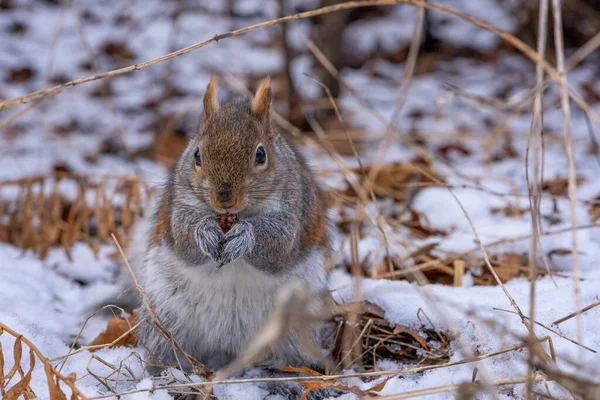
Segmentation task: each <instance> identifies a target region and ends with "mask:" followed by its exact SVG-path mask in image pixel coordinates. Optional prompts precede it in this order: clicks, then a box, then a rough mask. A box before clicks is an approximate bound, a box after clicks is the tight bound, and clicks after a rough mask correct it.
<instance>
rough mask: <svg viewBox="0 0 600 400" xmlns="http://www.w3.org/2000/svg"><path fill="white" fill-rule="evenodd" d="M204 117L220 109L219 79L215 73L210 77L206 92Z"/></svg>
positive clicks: (206, 117)
mask: <svg viewBox="0 0 600 400" xmlns="http://www.w3.org/2000/svg"><path fill="white" fill-rule="evenodd" d="M203 103H204V119H208V118H209V117H210V116H211V115H213V114H214V113H216V112H217V111H219V99H218V97H217V80H216V78H215V74H213V76H212V77H211V78H210V82H208V85H207V86H206V93H205V94H204V102H203Z"/></svg>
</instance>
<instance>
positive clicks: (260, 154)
mask: <svg viewBox="0 0 600 400" xmlns="http://www.w3.org/2000/svg"><path fill="white" fill-rule="evenodd" d="M265 162H267V153H266V152H265V148H264V147H262V146H258V147H257V148H256V156H255V158H254V163H255V164H256V165H263V164H264V163H265Z"/></svg>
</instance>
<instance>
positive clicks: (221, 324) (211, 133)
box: [130, 75, 331, 369]
mask: <svg viewBox="0 0 600 400" xmlns="http://www.w3.org/2000/svg"><path fill="white" fill-rule="evenodd" d="M271 96H272V95H271V87H270V79H269V77H267V78H265V79H264V80H263V81H262V82H261V83H260V86H259V87H258V89H257V91H256V93H255V95H254V97H253V99H244V100H237V101H234V102H229V103H223V104H220V103H219V101H218V99H217V86H216V81H215V77H214V75H213V77H212V78H211V80H210V82H209V84H208V86H207V88H206V93H205V95H204V100H203V105H204V111H203V116H202V121H201V123H200V128H199V132H198V133H197V135H195V137H194V138H192V139H191V140H190V142H189V144H188V145H187V147H186V148H185V150H184V151H183V152H182V153H181V155H180V157H179V159H178V161H177V162H176V164H175V166H174V168H173V170H172V172H171V174H170V176H169V178H168V181H167V183H166V185H165V186H164V188H163V190H162V193H161V195H160V197H159V198H158V202H157V205H156V209H155V210H154V213H153V215H152V216H151V218H150V219H149V220H148V224H149V225H148V226H146V227H144V228H139V229H137V231H138V232H139V234H138V235H137V236H138V238H137V239H136V238H135V237H134V238H133V240H134V243H133V249H134V250H132V251H131V252H132V253H135V254H133V255H131V259H132V264H139V265H138V266H135V265H134V267H133V269H134V271H135V274H136V276H137V279H138V280H139V283H140V285H141V286H142V287H143V289H144V291H145V293H146V294H147V296H148V299H149V300H150V302H151V304H152V307H153V309H154V311H155V312H156V314H157V315H158V317H159V318H160V320H161V321H162V323H163V324H164V326H165V327H166V328H167V330H168V331H169V332H170V334H171V335H172V339H174V341H175V343H177V345H178V346H179V351H182V352H184V353H185V354H187V355H189V356H192V357H193V358H194V359H196V360H198V361H200V362H201V363H202V364H204V365H205V366H208V367H209V368H212V369H217V368H222V367H223V366H225V365H227V364H228V363H230V362H231V361H232V360H234V359H235V358H236V357H237V356H239V355H240V353H241V352H242V351H243V350H244V347H245V345H247V343H248V342H249V340H250V339H251V338H252V336H253V334H254V333H255V332H256V331H257V330H258V329H259V328H260V327H261V324H262V323H263V321H264V320H265V318H266V317H267V316H268V314H269V312H270V311H271V310H272V308H273V301H274V300H275V298H276V296H277V293H278V289H279V288H280V287H281V286H282V285H284V284H286V283H287V282H289V281H290V280H293V279H296V280H300V281H302V282H303V283H304V284H305V285H306V287H307V288H308V290H309V293H311V294H314V295H315V296H317V295H319V294H322V293H326V292H327V288H328V271H327V268H326V263H327V260H328V259H329V257H330V255H331V247H330V239H329V235H328V224H327V219H326V209H325V203H324V197H323V194H322V192H321V190H320V188H319V186H318V184H317V182H316V180H315V177H314V176H313V174H312V173H311V172H310V170H309V168H308V166H307V163H306V161H305V160H304V158H303V157H302V155H301V154H300V153H299V151H298V150H297V149H296V148H295V147H294V146H293V145H292V143H290V142H289V141H288V140H287V139H286V138H285V137H284V136H282V135H281V134H280V133H279V132H278V131H277V129H276V128H275V126H274V123H273V119H272V115H271ZM223 215H227V216H231V215H234V216H235V217H236V218H234V219H233V223H232V224H231V226H230V228H229V230H227V231H226V232H224V230H226V229H223V227H222V224H220V218H221V219H222V216H223ZM230 222H231V221H230ZM221 223H222V221H221ZM136 241H137V242H136ZM130 254H131V253H130ZM136 315H137V317H138V319H139V320H142V319H148V320H151V319H152V315H151V314H150V311H149V310H148V309H147V307H143V306H139V307H138V309H137V311H136ZM311 329H312V328H311ZM318 337H319V328H318V326H316V327H314V329H313V332H312V334H311V338H312V340H313V341H314V342H315V343H317V342H318ZM138 341H139V342H141V343H142V344H143V345H144V346H146V347H147V348H148V349H149V352H150V354H151V356H152V357H155V358H156V361H158V362H159V363H160V364H162V365H171V366H181V365H182V364H181V363H182V362H184V358H183V357H181V354H179V355H177V352H176V351H174V350H173V345H172V343H171V342H169V340H166V339H164V338H163V337H162V336H161V335H160V334H159V333H158V332H157V329H156V328H155V327H153V326H151V324H142V326H141V327H140V330H139V332H138ZM259 364H260V365H265V366H267V367H282V366H285V365H297V366H301V365H318V361H317V360H315V359H314V355H313V356H311V355H308V354H306V352H303V350H302V345H301V343H300V339H299V335H297V334H294V333H293V332H292V334H290V335H288V336H287V337H286V338H284V339H282V340H280V341H279V342H277V343H275V344H273V345H272V346H271V348H270V349H269V351H268V352H265V354H264V358H263V360H260V362H259ZM184 368H186V367H185V366H184ZM187 368H191V366H189V365H188V366H187Z"/></svg>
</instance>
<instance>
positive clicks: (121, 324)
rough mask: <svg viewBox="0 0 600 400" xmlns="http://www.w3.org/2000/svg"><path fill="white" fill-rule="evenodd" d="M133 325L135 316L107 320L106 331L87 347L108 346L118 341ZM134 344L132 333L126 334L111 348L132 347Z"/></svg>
mask: <svg viewBox="0 0 600 400" xmlns="http://www.w3.org/2000/svg"><path fill="white" fill-rule="evenodd" d="M134 324H135V315H133V314H132V315H130V316H129V317H127V319H123V318H119V317H111V318H110V319H109V320H108V326H107V327H106V330H105V331H104V332H102V333H101V334H100V335H98V337H97V338H96V339H94V340H93V341H92V342H91V343H90V344H89V345H90V346H98V345H109V344H111V343H113V342H115V341H116V340H117V339H119V338H120V337H121V336H123V335H124V334H126V333H127V331H129V330H130V329H131V327H132V326H133V325H134ZM135 343H136V340H135V335H134V334H133V332H129V333H127V334H126V335H125V336H123V337H122V338H121V339H119V340H118V341H117V342H116V343H114V344H113V345H112V347H119V346H134V345H135Z"/></svg>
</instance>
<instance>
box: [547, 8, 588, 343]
mask: <svg viewBox="0 0 600 400" xmlns="http://www.w3.org/2000/svg"><path fill="white" fill-rule="evenodd" d="M552 11H553V15H554V45H555V51H556V65H557V69H558V73H559V75H560V79H561V81H563V82H564V85H561V88H560V103H561V107H562V110H563V122H564V130H565V132H564V135H565V154H566V156H567V162H568V195H569V201H570V206H571V207H570V211H571V212H570V213H571V228H572V230H571V259H572V262H573V290H574V295H575V307H576V308H577V309H579V308H581V294H580V288H579V252H578V250H577V230H576V229H575V227H576V226H577V204H576V202H575V197H576V196H577V178H576V170H575V156H574V153H573V139H572V134H571V107H570V105H569V93H568V87H567V78H566V70H565V54H564V48H563V29H562V15H561V4H560V0H552ZM582 336H583V333H582V326H581V318H579V317H577V340H578V341H580V342H581V341H582V339H583V337H582Z"/></svg>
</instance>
